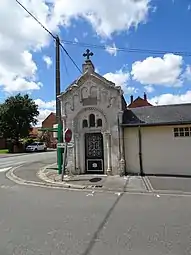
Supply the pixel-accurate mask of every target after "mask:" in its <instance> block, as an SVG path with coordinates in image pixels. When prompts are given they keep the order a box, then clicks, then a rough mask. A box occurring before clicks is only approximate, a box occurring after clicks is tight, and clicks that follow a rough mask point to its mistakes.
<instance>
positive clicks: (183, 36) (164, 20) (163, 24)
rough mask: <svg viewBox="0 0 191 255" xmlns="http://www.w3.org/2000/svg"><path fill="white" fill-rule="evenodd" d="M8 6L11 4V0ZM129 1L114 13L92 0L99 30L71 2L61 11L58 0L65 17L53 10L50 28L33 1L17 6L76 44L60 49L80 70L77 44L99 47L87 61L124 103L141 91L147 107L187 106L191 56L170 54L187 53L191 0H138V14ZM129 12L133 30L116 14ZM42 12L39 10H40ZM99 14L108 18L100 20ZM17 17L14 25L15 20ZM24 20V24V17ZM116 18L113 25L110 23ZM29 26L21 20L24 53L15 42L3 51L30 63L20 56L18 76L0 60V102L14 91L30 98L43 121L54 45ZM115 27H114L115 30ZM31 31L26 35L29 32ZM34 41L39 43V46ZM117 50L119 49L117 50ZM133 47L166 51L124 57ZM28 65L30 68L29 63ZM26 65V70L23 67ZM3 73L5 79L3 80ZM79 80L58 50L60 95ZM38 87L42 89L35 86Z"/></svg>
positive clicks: (50, 97)
mask: <svg viewBox="0 0 191 255" xmlns="http://www.w3.org/2000/svg"><path fill="white" fill-rule="evenodd" d="M7 1H8V2H10V0H7ZM39 1H40V2H42V6H51V4H48V3H47V2H46V1H44V0H39ZM130 1H131V0H126V1H125V2H126V6H125V7H127V9H124V6H123V5H122V6H121V8H120V6H119V10H118V9H116V7H115V4H114V5H112V2H113V1H111V6H110V8H111V10H110V8H108V7H107V6H106V5H104V2H106V3H108V1H104V0H103V2H102V1H97V2H98V5H99V6H96V4H94V5H95V6H93V7H92V11H95V13H96V15H97V16H99V15H100V16H99V18H100V20H101V23H100V24H99V25H100V27H98V24H97V23H96V22H97V21H95V17H93V18H92V17H90V18H91V19H90V18H89V16H88V15H87V11H86V10H83V8H82V10H81V15H77V14H76V8H77V7H78V4H77V6H75V4H76V3H75V2H76V1H73V0H71V4H70V6H66V4H67V3H66V1H64V0H63V8H64V7H67V8H68V9H67V10H68V11H67V15H66V14H64V15H65V18H63V17H61V16H62V15H63V13H60V12H61V11H62V9H61V10H59V12H58V9H59V8H57V16H54V19H52V20H53V21H52V22H50V23H49V24H48V23H47V24H46V23H43V17H44V16H43V15H42V13H41V12H40V10H41V8H39V9H40V10H39V11H36V9H35V4H37V1H36V0H34V1H32V2H33V6H31V5H30V2H29V1H28V0H23V1H21V2H22V3H23V4H24V5H25V6H26V7H28V9H29V10H30V11H31V12H33V13H34V14H35V16H37V17H38V18H39V20H41V21H42V23H43V24H45V25H47V26H48V28H49V29H51V28H52V31H53V33H54V34H56V33H59V36H60V38H61V40H66V41H76V42H77V44H75V45H69V44H64V47H65V48H66V49H67V51H68V53H69V54H70V55H71V57H72V58H73V59H74V60H75V62H76V64H77V65H78V66H79V67H80V68H81V66H82V63H83V61H84V58H83V56H82V54H83V53H84V51H85V50H86V48H87V47H82V46H81V45H79V44H78V42H80V43H88V44H92V45H98V46H102V48H93V47H92V48H91V47H89V48H90V50H92V51H93V53H94V56H93V57H92V61H93V63H94V65H95V67H96V70H98V71H99V73H100V74H101V75H104V76H105V77H106V78H109V79H112V80H113V81H114V82H116V83H118V84H117V85H122V87H123V88H124V91H125V97H126V99H127V101H128V100H129V96H130V94H134V96H135V97H137V96H139V95H140V96H142V95H143V93H144V91H146V92H147V94H148V98H149V100H151V102H152V103H157V104H165V103H166V104H169V103H184V102H185V103H187V102H191V89H190V80H191V73H190V64H191V56H190V57H185V56H181V55H178V54H177V55H175V54H171V53H172V52H176V51H182V52H190V53H191V33H190V24H191V0H174V1H173V0H151V1H149V0H140V2H142V4H144V8H143V10H140V12H137V13H136V10H135V8H140V7H137V6H135V4H136V3H134V6H133V5H130V4H129V2H130ZM40 2H38V3H40ZM53 2H54V0H53ZM55 2H56V0H55ZM120 2H122V1H120V0H119V2H118V3H119V5H120ZM137 2H138V1H137ZM10 3H11V2H10ZM102 4H103V6H102ZM55 5H56V3H55ZM68 5H69V4H68ZM105 6H106V7H105ZM6 8H7V10H8V4H7V6H6V4H2V3H1V4H0V14H1V13H2V12H3V13H4V12H5V11H6ZM78 8H79V7H78ZM93 8H94V9H93ZM104 8H106V11H107V12H105V14H104V11H102V10H104ZM107 8H108V10H107ZM112 8H113V10H112ZM128 8H134V9H132V10H133V11H135V15H134V16H133V17H132V19H134V22H137V27H136V28H135V27H134V26H133V23H132V24H130V23H129V24H130V25H127V24H126V25H125V20H124V23H123V21H121V20H119V17H120V15H121V17H122V18H123V16H125V15H126V14H127V17H125V18H126V19H128V18H129V16H128V15H130V16H131V14H128V12H129V9H128ZM55 9H56V8H55ZM115 9H116V10H115ZM12 10H13V9H12ZM15 10H17V12H18V13H19V14H20V13H22V15H23V18H26V17H25V13H24V11H23V10H22V8H21V7H20V6H18V4H17V5H16V4H15ZM42 10H44V9H43V8H42ZM1 11H2V12H1ZM133 11H132V12H133ZM10 12H11V10H10V9H9V15H10ZM55 12H56V11H55ZM70 12H71V15H70ZM109 12H111V15H113V16H112V17H113V18H111V16H110V14H108V13H109ZM143 12H144V14H143ZM58 13H59V15H60V16H59V21H58V22H57V23H56V17H58ZM114 14H115V15H116V17H115V15H114ZM138 14H139V15H142V17H141V18H137V17H136V15H138ZM9 15H7V20H8V19H9ZM52 15H53V14H52ZM85 15H86V16H85ZM104 15H106V16H107V17H104ZM4 16H5V14H4ZM66 16H67V17H66ZM80 16H81V17H80ZM10 17H11V16H10ZM18 17H20V16H18ZM18 17H16V18H18ZM60 17H61V18H60ZM16 18H15V20H16V21H18V20H17V19H16ZM27 18H28V19H29V17H27ZM122 18H121V19H122ZM115 19H117V20H116V21H115ZM137 19H138V21H137ZM92 20H93V21H92ZM21 21H22V20H21ZM21 21H20V20H19V22H20V23H19V22H18V28H19V26H21V25H23V22H21ZM30 22H31V24H32V26H34V27H32V28H31V27H30V24H27V22H26V21H25V23H24V26H25V27H26V31H27V32H26V31H25V33H24V35H25V36H26V34H27V39H26V38H24V39H23V40H24V42H25V44H24V46H23V48H19V47H18V44H17V43H14V44H13V45H14V46H13V48H12V47H11V49H10V48H9V49H8V47H7V48H6V53H7V55H8V54H9V52H8V51H9V50H10V51H13V50H14V52H17V47H18V48H19V49H20V50H21V49H22V52H21V53H22V54H23V52H24V51H25V53H26V52H28V53H29V54H31V59H30V56H29V55H27V54H26V55H25V57H24V60H23V61H24V62H23V65H22V68H23V71H22V72H21V73H20V70H21V69H22V68H21V69H17V68H16V67H15V66H14V67H11V66H13V63H11V61H12V60H14V59H10V58H9V61H8V60H6V59H5V61H4V62H3V63H1V60H0V84H1V87H0V88H1V90H0V100H1V101H3V100H4V99H5V98H6V97H7V96H9V95H10V94H15V93H17V92H19V91H21V92H22V93H25V92H29V93H30V94H31V96H32V98H34V99H35V100H37V102H38V103H39V106H40V108H41V110H42V111H44V112H42V116H41V117H42V118H43V117H44V115H45V114H47V113H48V112H49V111H51V110H52V109H53V101H54V100H55V45H54V42H53V40H52V39H51V38H50V37H49V36H47V35H45V32H44V31H43V29H42V28H41V27H37V26H39V25H38V24H34V21H31V20H30ZM44 22H45V21H44ZM117 22H118V23H117ZM15 23H16V22H15ZM116 24H119V25H118V26H117V25H116ZM27 26H28V27H27ZM13 28H14V27H13ZM30 28H31V34H30V32H28V31H30ZM58 28H59V31H58ZM20 29H21V28H20ZM7 31H9V29H7ZM10 33H11V36H14V34H15V33H14V31H11V30H10ZM4 34H5V39H6V36H7V38H8V35H7V33H6V31H4V30H3V28H2V27H1V26H0V36H3V35H4ZM32 35H33V37H34V38H33V37H32ZM22 36H23V34H22ZM29 37H30V38H29ZM21 38H22V37H20V38H19V39H18V38H17V39H18V40H22V39H21ZM38 38H40V39H39V41H38ZM13 39H14V38H13ZM7 40H8V39H7ZM27 40H28V41H27ZM35 40H36V41H35ZM14 42H16V41H14ZM20 42H21V41H19V43H20ZM28 42H30V43H28ZM39 43H40V44H41V45H40V46H39V47H38V48H36V45H38V44H39ZM4 47H5V46H4ZM104 47H105V49H104ZM108 47H113V48H114V49H113V48H110V50H108V51H106V48H108ZM14 48H15V49H14ZM118 48H119V50H117V49H118ZM120 48H126V49H127V50H126V51H120ZM132 48H137V49H146V50H154V51H155V52H157V51H165V52H164V54H153V53H141V52H139V51H137V52H128V49H132ZM2 49H3V46H1V44H0V53H2ZM165 53H166V55H165ZM10 54H11V53H10ZM15 54H16V53H15ZM22 56H23V55H22ZM5 57H6V56H5ZM13 57H14V56H13ZM44 57H48V58H50V59H49V62H50V63H49V64H50V65H49V66H48V65H47V63H46V62H45V61H44V59H43V58H44ZM17 60H18V58H17ZM12 62H14V61H12ZM29 62H30V65H29V64H28V63H29ZM10 63H11V64H10ZM8 64H9V66H8ZM17 64H18V63H17V61H15V65H17ZM25 64H26V68H24V67H23V66H24V65H25ZM6 67H7V69H6ZM11 68H13V69H11ZM1 69H2V70H1ZM7 70H8V71H9V72H8V71H7ZM18 70H19V71H18ZM31 70H33V71H31ZM1 72H2V75H1ZM17 72H18V75H17V76H16V75H15V76H14V75H13V73H14V74H16V73H17ZM5 73H6V75H7V76H6V77H5ZM10 73H11V75H12V76H13V77H14V79H13V80H14V82H15V80H16V79H17V78H18V76H19V77H20V78H22V79H23V81H22V82H21V83H19V81H17V83H15V84H16V85H14V83H13V85H10V83H11V81H7V79H8V78H7V77H10ZM3 75H4V76H3ZM79 75H80V73H79V71H78V70H77V69H76V67H75V66H74V65H73V63H72V62H71V61H70V59H69V58H68V57H67V56H66V54H65V53H64V52H62V51H61V90H62V91H63V90H64V89H65V88H66V87H67V86H68V85H69V84H70V83H71V82H72V81H73V80H74V79H75V78H76V77H78V76H79ZM12 76H11V77H12ZM15 77H16V78H15ZM25 81H30V82H32V83H30V84H29V85H26V84H24V85H23V83H24V82H25ZM39 82H40V83H41V84H42V85H40V84H39ZM20 84H21V85H20ZM36 84H37V85H36ZM16 87H18V88H16ZM14 88H15V89H14ZM40 100H41V101H40ZM45 110H46V111H45ZM43 114H44V115H43Z"/></svg>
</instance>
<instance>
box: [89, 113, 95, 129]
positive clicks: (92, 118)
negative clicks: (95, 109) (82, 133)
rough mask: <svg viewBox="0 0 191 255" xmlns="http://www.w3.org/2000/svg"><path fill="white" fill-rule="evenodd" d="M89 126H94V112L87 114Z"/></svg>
mask: <svg viewBox="0 0 191 255" xmlns="http://www.w3.org/2000/svg"><path fill="white" fill-rule="evenodd" d="M89 126H90V127H95V115H94V114H90V116H89Z"/></svg>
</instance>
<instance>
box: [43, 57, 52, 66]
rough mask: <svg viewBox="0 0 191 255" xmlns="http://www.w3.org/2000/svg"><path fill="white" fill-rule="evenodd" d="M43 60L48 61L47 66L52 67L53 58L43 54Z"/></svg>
mask: <svg viewBox="0 0 191 255" xmlns="http://www.w3.org/2000/svg"><path fill="white" fill-rule="evenodd" d="M43 60H44V62H45V63H46V66H47V68H50V67H51V65H52V59H51V58H50V57H49V56H43Z"/></svg>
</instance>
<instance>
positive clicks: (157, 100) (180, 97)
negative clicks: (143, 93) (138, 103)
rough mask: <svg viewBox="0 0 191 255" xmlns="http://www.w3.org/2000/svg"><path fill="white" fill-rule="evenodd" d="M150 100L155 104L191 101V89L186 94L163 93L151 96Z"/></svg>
mask: <svg viewBox="0 0 191 255" xmlns="http://www.w3.org/2000/svg"><path fill="white" fill-rule="evenodd" d="M149 102H150V103H151V104H153V105H166V104H184V103H191V90H188V91H187V92H186V93H185V94H177V95H175V94H162V95H159V96H155V97H153V98H151V99H150V100H149Z"/></svg>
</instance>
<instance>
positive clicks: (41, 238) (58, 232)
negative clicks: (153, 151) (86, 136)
mask: <svg viewBox="0 0 191 255" xmlns="http://www.w3.org/2000/svg"><path fill="white" fill-rule="evenodd" d="M51 157H52V160H54V157H55V153H52V152H51V153H50V152H49V153H42V154H41V153H39V154H33V155H32V154H31V155H23V156H17V157H15V158H6V159H2V158H1V159H0V163H1V164H4V166H5V167H10V166H13V165H14V166H15V165H18V164H21V162H25V163H24V164H25V166H26V169H27V166H28V164H29V165H30V167H31V165H33V166H34V167H35V166H36V164H39V162H41V163H42V164H45V163H46V161H47V159H48V158H49V159H50V158H51ZM26 162H27V163H26ZM190 215H191V196H176V195H156V194H152V193H151V194H127V193H124V194H123V193H121V194H120V193H104V192H103V193H100V192H99V193H98V192H96V191H95V192H93V191H88V192H87V191H67V190H65V191H64V190H59V189H52V188H40V187H32V186H25V185H18V184H15V183H13V182H11V181H10V180H8V179H6V177H5V172H3V171H2V172H0V237H1V238H0V254H3V255H13V254H14V255H53V254H54V255H61V254H64V255H88V254H91V255H100V254H105V255H127V254H128V255H153V254H155V255H166V254H173V255H180V254H181V255H187V254H191V246H190V238H191V225H190Z"/></svg>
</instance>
